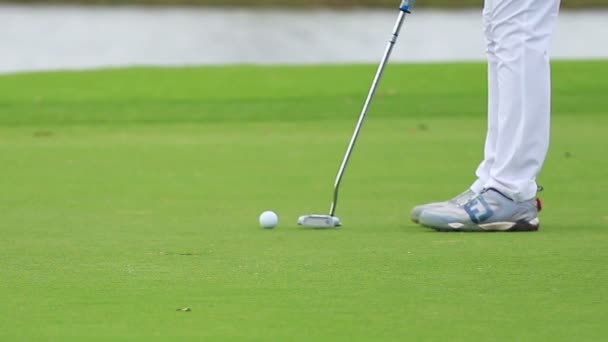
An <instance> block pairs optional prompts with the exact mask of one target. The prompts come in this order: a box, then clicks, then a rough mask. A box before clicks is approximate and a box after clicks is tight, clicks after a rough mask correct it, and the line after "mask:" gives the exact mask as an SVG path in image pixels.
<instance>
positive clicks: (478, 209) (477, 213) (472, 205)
mask: <svg viewBox="0 0 608 342" xmlns="http://www.w3.org/2000/svg"><path fill="white" fill-rule="evenodd" d="M463 209H464V210H465V211H466V212H467V214H469V217H470V218H471V221H473V222H474V223H476V224H479V223H480V222H483V221H485V220H487V219H489V218H490V217H492V215H494V211H493V210H492V208H490V206H489V205H488V203H487V202H486V200H485V199H484V198H483V196H477V197H475V198H473V199H472V200H470V201H469V202H467V203H466V204H465V205H464V206H463Z"/></svg>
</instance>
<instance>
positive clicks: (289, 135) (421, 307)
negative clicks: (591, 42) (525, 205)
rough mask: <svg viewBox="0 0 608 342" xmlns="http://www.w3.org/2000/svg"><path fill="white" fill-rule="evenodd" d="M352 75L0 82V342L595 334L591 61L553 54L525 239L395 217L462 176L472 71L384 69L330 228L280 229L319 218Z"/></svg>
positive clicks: (596, 104) (597, 180)
mask: <svg viewBox="0 0 608 342" xmlns="http://www.w3.org/2000/svg"><path fill="white" fill-rule="evenodd" d="M374 68H375V67H374V66H342V67H338V66H323V67H320V66H319V67H317V66H314V67H312V66H311V67H222V68H188V69H127V70H105V71H94V72H76V73H42V74H27V75H13V76H2V77H0V165H2V177H1V178H0V191H1V195H0V214H1V217H0V232H1V236H0V303H2V305H0V316H1V317H2V320H0V340H7V341H16V340H23V341H35V340H61V341H63V340H141V341H149V340H260V341H269V340H277V341H283V340H299V341H314V340H332V341H333V340H394V341H403V340H446V341H459V340H463V341H464V340H466V341H470V340H502V341H539V340H540V341H543V340H545V341H549V340H551V341H557V340H563V341H572V340H577V341H579V340H588V341H597V340H602V339H603V338H605V337H606V336H608V328H606V326H605V321H606V319H607V318H608V316H607V313H608V304H607V295H608V290H607V289H606V286H605V284H606V283H608V271H607V268H606V265H605V264H606V260H608V249H607V248H606V245H607V244H608V212H607V211H606V208H607V207H608V198H607V197H606V193H607V192H608V180H606V174H607V172H608V160H607V159H606V152H605V150H606V148H607V147H608V136H607V135H606V127H608V109H607V108H608V100H607V98H606V95H605V94H607V93H608V62H601V61H597V62H559V63H556V64H555V68H554V70H555V72H554V82H555V86H554V89H555V91H554V95H555V99H554V108H555V115H554V118H553V142H552V148H551V151H550V155H549V159H548V161H547V164H546V167H545V170H544V171H543V174H542V175H541V177H540V183H541V184H543V185H544V186H545V188H546V190H545V192H544V193H543V194H542V197H543V199H544V202H545V207H546V208H545V211H544V212H543V214H542V216H541V220H542V225H541V231H540V232H538V233H522V234H459V233H452V234H441V233H435V232H431V231H428V230H425V229H423V228H420V227H418V226H416V225H414V224H412V223H410V222H409V221H408V214H409V209H410V208H411V207H412V206H413V205H415V204H418V203H422V202H426V201H431V200H437V199H444V198H447V197H450V196H452V195H454V194H456V193H457V192H460V191H462V190H463V189H464V188H465V187H466V186H468V185H469V183H470V182H471V181H472V180H473V179H472V172H473V170H474V168H475V167H476V163H477V162H478V161H479V158H480V156H481V151H482V143H483V138H484V134H485V117H484V106H485V83H484V80H485V75H484V70H485V69H484V66H483V65H481V64H455V65H440V64H437V65H398V66H391V67H390V70H388V72H387V74H386V78H385V80H384V83H383V85H382V89H381V90H380V93H379V97H378V99H377V102H376V103H375V104H374V106H373V109H372V112H371V113H370V116H369V119H368V121H367V122H366V125H365V127H364V129H363V132H362V135H361V139H360V141H359V144H358V145H357V149H356V151H355V154H354V156H353V159H352V162H351V164H350V166H349V170H348V172H347V174H346V177H345V179H344V183H343V188H342V192H341V202H340V205H339V208H338V213H339V216H340V217H341V218H342V221H343V223H344V227H343V228H341V229H338V230H331V231H311V230H302V229H299V228H297V226H296V224H295V221H296V219H297V216H298V215H301V214H307V213H324V212H325V211H326V210H327V209H328V207H329V202H330V195H331V186H332V183H333V177H334V176H335V172H336V168H337V166H338V164H339V162H340V160H341V157H342V153H343V152H344V148H345V147H346V143H347V142H348V139H349V138H350V134H351V132H352V128H353V125H354V122H355V120H356V117H357V115H358V112H359V109H360V106H361V102H362V100H363V97H364V96H365V94H366V92H367V87H368V85H369V81H370V78H371V76H372V74H373V72H374ZM265 209H272V210H275V211H276V212H277V213H278V214H279V216H280V220H281V222H280V225H279V227H278V228H277V229H275V230H263V229H261V228H259V227H258V226H257V216H258V215H259V213H261V212H262V211H263V210H265ZM185 307H188V308H190V309H191V311H189V312H182V311H178V309H180V308H185Z"/></svg>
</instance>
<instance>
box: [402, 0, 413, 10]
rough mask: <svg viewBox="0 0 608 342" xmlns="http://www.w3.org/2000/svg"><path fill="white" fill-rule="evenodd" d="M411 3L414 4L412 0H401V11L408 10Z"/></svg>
mask: <svg viewBox="0 0 608 342" xmlns="http://www.w3.org/2000/svg"><path fill="white" fill-rule="evenodd" d="M413 5H414V0H402V1H401V7H400V9H401V10H402V11H403V12H409V11H410V7H412V6H413Z"/></svg>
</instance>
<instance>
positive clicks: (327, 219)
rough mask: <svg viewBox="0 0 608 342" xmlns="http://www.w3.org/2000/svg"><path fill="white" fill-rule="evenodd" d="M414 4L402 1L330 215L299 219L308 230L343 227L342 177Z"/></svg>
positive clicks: (336, 186) (344, 163) (339, 177)
mask: <svg viewBox="0 0 608 342" xmlns="http://www.w3.org/2000/svg"><path fill="white" fill-rule="evenodd" d="M413 3H414V1H413V0H402V1H401V6H400V7H399V17H398V18H397V23H396V24H395V28H394V29H393V35H392V37H391V39H390V41H389V43H388V46H387V47H386V51H385V52H384V57H383V58H382V61H381V62H380V66H379V67H378V71H377V72H376V76H375V77H374V80H373V82H372V86H371V89H370V91H369V93H368V95H367V99H366V100H365V104H364V105H363V110H362V111H361V115H360V116H359V121H357V125H356V126H355V132H354V133H353V136H352V138H351V139H350V143H349V144H348V148H347V149H346V154H345V155H344V159H342V164H341V165H340V168H339V169H338V175H337V176H336V181H335V183H334V198H333V201H332V202H331V207H330V208H329V215H303V216H300V217H299V218H298V224H299V225H301V226H303V227H308V228H336V227H339V226H341V225H342V222H341V221H340V219H339V218H338V217H337V216H335V213H336V207H337V205H338V192H339V190H340V183H342V176H344V171H345V170H346V166H347V165H348V161H349V160H350V156H351V154H352V152H353V149H354V147H355V143H356V142H357V138H358V137H359V132H360V131H361V126H363V121H364V120H365V117H366V116H367V112H368V111H369V107H370V105H371V103H372V100H373V98H374V95H375V94H376V89H378V84H379V83H380V79H381V78H382V74H383V73H384V69H385V67H386V64H387V63H388V60H389V58H390V56H391V53H392V52H393V48H394V47H395V44H396V43H397V38H398V37H399V32H400V31H401V27H402V26H403V22H404V21H405V16H406V14H409V13H410V7H411V5H413Z"/></svg>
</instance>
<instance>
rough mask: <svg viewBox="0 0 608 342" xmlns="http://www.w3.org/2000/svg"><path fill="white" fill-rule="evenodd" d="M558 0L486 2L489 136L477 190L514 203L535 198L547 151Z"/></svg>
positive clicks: (502, 0)
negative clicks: (501, 195)
mask: <svg viewBox="0 0 608 342" xmlns="http://www.w3.org/2000/svg"><path fill="white" fill-rule="evenodd" d="M559 3H560V0H485V4H484V9H483V22H484V31H485V35H486V42H487V56H488V133H487V136H486V143H485V149H484V160H483V161H482V162H481V164H480V165H479V167H478V169H477V172H476V175H477V181H476V182H475V183H474V184H473V185H472V186H471V189H472V190H473V191H475V192H480V191H481V190H483V189H484V188H495V189H497V190H499V191H501V192H503V193H504V194H505V195H507V196H509V197H511V198H512V199H514V200H515V201H526V200H530V199H533V198H534V197H535V196H536V191H537V185H536V176H537V175H538V173H539V172H540V170H541V167H542V165H543V163H544V161H545V157H546V155H547V150H548V148H549V126H550V114H551V76H550V73H551V72H550V67H549V55H548V49H549V44H550V38H551V35H552V33H553V30H554V27H555V22H556V19H557V15H558V11H559Z"/></svg>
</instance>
